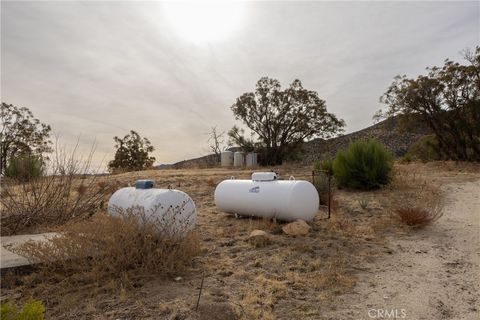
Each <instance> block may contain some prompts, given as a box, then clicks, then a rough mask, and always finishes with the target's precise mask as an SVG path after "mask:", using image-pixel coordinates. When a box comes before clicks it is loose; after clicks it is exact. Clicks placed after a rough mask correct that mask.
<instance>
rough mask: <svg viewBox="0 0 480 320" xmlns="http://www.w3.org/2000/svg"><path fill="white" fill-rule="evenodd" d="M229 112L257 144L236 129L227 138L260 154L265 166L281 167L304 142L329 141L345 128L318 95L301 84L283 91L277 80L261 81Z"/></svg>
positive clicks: (294, 82)
mask: <svg viewBox="0 0 480 320" xmlns="http://www.w3.org/2000/svg"><path fill="white" fill-rule="evenodd" d="M231 109H232V111H233V114H234V116H235V118H236V119H237V120H242V121H243V122H244V123H245V125H246V126H247V127H248V128H249V129H250V130H251V131H252V132H253V133H255V134H256V135H257V136H258V141H257V142H255V140H254V139H252V138H245V137H244V132H243V130H241V129H239V128H238V127H233V129H232V130H231V131H230V132H229V136H230V137H231V139H232V140H233V141H234V142H236V143H237V144H239V145H240V146H241V147H244V148H245V147H246V148H247V149H248V148H256V149H260V150H261V151H263V153H264V157H263V164H266V165H276V164H281V163H282V161H283V160H284V159H285V158H287V157H290V156H294V155H295V154H297V153H298V151H299V150H300V147H301V145H302V143H303V142H304V141H305V140H308V139H311V138H314V137H322V138H329V137H331V136H333V135H335V134H337V133H340V132H341V131H342V127H343V126H344V125H345V122H344V121H343V120H341V119H337V117H336V116H335V115H333V114H331V113H328V112H327V108H326V104H325V101H324V100H322V99H320V97H319V96H318V93H317V92H315V91H310V90H307V89H304V88H303V87H302V83H301V82H300V80H295V81H293V83H292V84H291V85H290V87H289V88H287V89H285V90H282V88H281V86H280V82H279V81H278V80H275V79H270V78H267V77H263V78H261V79H260V80H259V81H258V82H257V85H256V88H255V92H247V93H244V94H243V95H241V96H240V97H239V98H237V100H236V102H235V103H234V104H233V105H232V107H231ZM246 151H248V150H246Z"/></svg>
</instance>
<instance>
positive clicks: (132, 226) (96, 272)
mask: <svg viewBox="0 0 480 320" xmlns="http://www.w3.org/2000/svg"><path fill="white" fill-rule="evenodd" d="M162 228H163V226H162ZM59 231H60V234H61V235H60V236H58V237H55V238H52V239H51V240H49V241H47V242H41V243H39V242H29V243H26V244H25V245H23V246H21V247H20V248H19V249H18V251H19V252H20V253H22V254H23V255H25V256H27V257H29V258H30V259H32V260H35V261H38V262H41V267H42V268H45V269H46V270H50V271H54V270H55V271H56V272H60V273H65V274H66V275H68V276H73V275H79V274H83V275H84V274H87V273H90V274H91V275H92V276H93V277H94V278H96V279H97V281H105V279H107V278H117V277H119V276H120V275H122V274H125V273H128V272H130V271H135V272H136V273H137V275H138V274H169V273H171V272H173V271H175V272H177V271H179V270H182V269H183V268H185V267H186V266H188V265H189V264H190V263H191V261H192V259H193V257H194V256H196V255H198V253H199V245H198V240H197V236H196V234H194V233H188V234H185V233H184V232H183V231H182V232H181V233H178V234H171V233H169V234H165V233H164V232H159V226H158V224H157V223H155V222H152V221H147V222H145V221H144V220H142V222H139V218H138V214H136V213H135V214H129V215H126V216H124V217H111V216H108V215H104V214H97V215H95V216H94V217H92V218H91V219H89V220H86V221H81V222H76V223H72V224H69V225H67V226H64V227H62V228H61V229H60V230H59Z"/></svg>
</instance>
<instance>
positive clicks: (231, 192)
mask: <svg viewBox="0 0 480 320" xmlns="http://www.w3.org/2000/svg"><path fill="white" fill-rule="evenodd" d="M215 205H216V206H217V207H218V208H219V209H220V210H222V211H224V212H228V213H236V214H240V215H245V216H257V217H263V218H276V219H278V220H284V221H294V220H297V219H302V220H305V221H309V220H312V219H313V218H314V217H315V215H316V213H317V211H318V205H319V199H318V192H317V190H316V189H315V187H314V186H313V185H312V184H311V183H310V182H308V181H305V180H277V175H276V174H275V173H274V172H256V173H254V174H252V180H235V179H230V180H224V181H222V182H220V184H219V185H218V186H217V188H216V189H215Z"/></svg>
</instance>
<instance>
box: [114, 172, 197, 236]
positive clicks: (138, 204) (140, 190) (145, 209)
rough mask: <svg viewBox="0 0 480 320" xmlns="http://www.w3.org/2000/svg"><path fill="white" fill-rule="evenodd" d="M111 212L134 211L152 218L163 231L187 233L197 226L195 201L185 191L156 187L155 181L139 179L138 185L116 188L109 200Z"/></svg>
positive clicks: (125, 212)
mask: <svg viewBox="0 0 480 320" xmlns="http://www.w3.org/2000/svg"><path fill="white" fill-rule="evenodd" d="M107 211H108V213H109V214H111V215H112V216H124V215H126V214H134V215H138V216H139V220H140V221H144V220H147V221H152V222H154V223H156V224H157V225H158V226H159V230H160V231H165V232H169V233H175V234H180V235H181V234H184V233H186V232H188V231H190V230H192V229H193V228H194V227H195V223H196V220H197V212H196V208H195V203H194V202H193V200H192V198H190V197H189V196H188V195H187V194H186V193H185V192H182V191H179V190H174V189H157V188H153V181H151V180H138V181H137V183H136V186H135V187H128V188H122V189H119V190H117V191H116V192H115V193H114V194H113V195H112V196H111V197H110V200H109V201H108V209H107Z"/></svg>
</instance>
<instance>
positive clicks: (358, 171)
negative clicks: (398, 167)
mask: <svg viewBox="0 0 480 320" xmlns="http://www.w3.org/2000/svg"><path fill="white" fill-rule="evenodd" d="M392 166H393V155H392V154H391V153H390V152H389V151H388V150H387V149H385V147H384V146H383V145H381V144H380V143H379V142H377V141H376V140H373V139H371V140H357V141H355V142H353V143H350V145H349V146H348V148H347V149H346V150H342V151H339V152H338V153H337V156H336V158H335V160H334V161H333V174H334V176H335V180H336V181H337V184H338V185H339V186H340V187H345V188H351V189H360V190H371V189H376V188H380V187H381V186H382V185H385V184H387V183H388V182H389V180H390V172H391V170H392Z"/></svg>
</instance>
